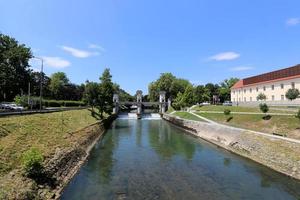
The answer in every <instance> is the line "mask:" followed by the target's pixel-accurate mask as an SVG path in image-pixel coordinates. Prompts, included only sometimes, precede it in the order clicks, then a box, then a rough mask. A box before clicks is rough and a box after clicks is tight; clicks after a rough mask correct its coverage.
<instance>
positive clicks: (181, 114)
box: [173, 112, 203, 121]
mask: <svg viewBox="0 0 300 200" xmlns="http://www.w3.org/2000/svg"><path fill="white" fill-rule="evenodd" d="M173 115H176V116H178V117H180V118H183V119H188V120H194V121H203V120H202V119H200V118H199V117H196V116H195V115H192V114H190V113H188V112H176V113H174V114H173Z"/></svg>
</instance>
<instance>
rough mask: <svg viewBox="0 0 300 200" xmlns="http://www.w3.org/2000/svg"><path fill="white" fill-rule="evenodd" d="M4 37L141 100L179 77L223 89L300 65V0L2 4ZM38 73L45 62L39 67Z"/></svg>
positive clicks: (72, 73)
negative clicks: (163, 80)
mask: <svg viewBox="0 0 300 200" xmlns="http://www.w3.org/2000/svg"><path fill="white" fill-rule="evenodd" d="M0 6H1V12H0V32H1V33H3V34H7V35H10V36H12V37H14V38H16V39H17V40H18V41H19V42H20V43H24V44H25V45H27V46H28V47H31V49H32V52H33V54H34V55H35V56H37V57H42V58H43V59H44V60H45V69H44V71H45V73H46V74H47V75H51V74H52V73H54V72H57V71H63V72H65V73H66V74H67V76H68V77H69V79H70V81H71V82H73V83H77V84H81V83H84V82H85V81H86V80H90V81H99V76H100V75H101V73H102V72H103V70H104V69H105V68H110V70H111V73H112V76H113V81H114V82H116V83H118V84H120V85H121V87H122V88H123V89H125V90H126V91H128V92H130V93H131V94H134V93H135V91H136V90H138V89H141V90H143V91H144V94H146V93H147V92H148V89H147V88H148V84H149V83H150V82H151V81H154V80H156V79H157V78H158V77H159V76H160V74H161V73H164V72H171V73H173V74H174V75H175V76H177V77H180V78H185V79H188V80H190V81H191V83H193V84H195V85H197V84H206V83H208V82H212V83H219V82H221V81H222V80H224V79H227V78H230V77H238V78H244V77H248V76H252V75H256V74H260V73H263V72H269V71H272V70H276V69H280V68H285V67H289V66H293V65H296V64H299V63H300V1H299V0H221V1H220V0H181V1H179V0H142V1H141V0H77V1H75V0H72V1H71V0H0ZM31 64H32V68H33V69H34V70H39V69H40V63H39V61H38V60H32V61H31Z"/></svg>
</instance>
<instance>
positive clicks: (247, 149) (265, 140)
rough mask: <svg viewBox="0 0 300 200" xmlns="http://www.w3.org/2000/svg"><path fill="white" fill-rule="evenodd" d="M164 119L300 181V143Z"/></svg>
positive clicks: (194, 122) (170, 116)
mask: <svg viewBox="0 0 300 200" xmlns="http://www.w3.org/2000/svg"><path fill="white" fill-rule="evenodd" d="M163 118H164V119H165V120H167V121H169V122H171V123H173V124H175V125H177V126H180V127H182V128H184V129H186V130H188V131H189V132H190V133H192V134H193V135H195V136H197V137H200V138H202V139H205V140H207V141H209V142H212V143H214V144H216V145H218V146H220V147H223V148H225V149H227V150H229V151H231V152H233V153H236V154H239V155H241V156H244V157H247V158H249V159H251V160H254V161H256V162H258V163H260V164H262V165H265V166H267V167H269V168H271V169H273V170H276V171H278V172H280V173H283V174H285V175H288V176H290V177H293V178H295V179H298V180H300V155H299V152H300V142H298V143H297V142H294V141H293V140H288V139H284V138H281V137H279V136H272V135H267V134H266V135H264V134H258V133H255V132H254V131H247V130H245V129H239V128H234V127H229V126H225V125H221V124H217V123H207V122H201V121H192V120H186V119H181V118H178V117H176V116H172V115H169V114H164V115H163Z"/></svg>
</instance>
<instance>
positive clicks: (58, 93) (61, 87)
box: [49, 72, 69, 100]
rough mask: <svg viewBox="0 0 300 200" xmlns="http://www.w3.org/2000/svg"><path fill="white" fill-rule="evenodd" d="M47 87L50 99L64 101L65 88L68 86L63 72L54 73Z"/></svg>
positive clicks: (67, 80)
mask: <svg viewBox="0 0 300 200" xmlns="http://www.w3.org/2000/svg"><path fill="white" fill-rule="evenodd" d="M50 78H51V81H50V85H49V89H50V92H51V94H52V97H53V98H54V99H57V100H61V99H64V95H65V94H64V91H65V87H66V86H67V85H68V84H69V79H68V77H67V75H66V74H65V73H64V72H56V73H54V74H52V75H51V77H50Z"/></svg>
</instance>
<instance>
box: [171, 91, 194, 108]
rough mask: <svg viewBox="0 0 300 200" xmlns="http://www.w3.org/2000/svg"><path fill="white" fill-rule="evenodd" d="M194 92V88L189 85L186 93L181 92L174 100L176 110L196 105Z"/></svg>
mask: <svg viewBox="0 0 300 200" xmlns="http://www.w3.org/2000/svg"><path fill="white" fill-rule="evenodd" d="M194 102H195V100H194V90H193V86H191V85H189V86H187V87H186V88H185V91H184V93H181V92H179V93H178V95H177V97H176V98H175V100H174V104H173V106H174V107H175V109H177V110H178V109H182V108H184V107H189V106H192V105H193V104H194Z"/></svg>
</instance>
